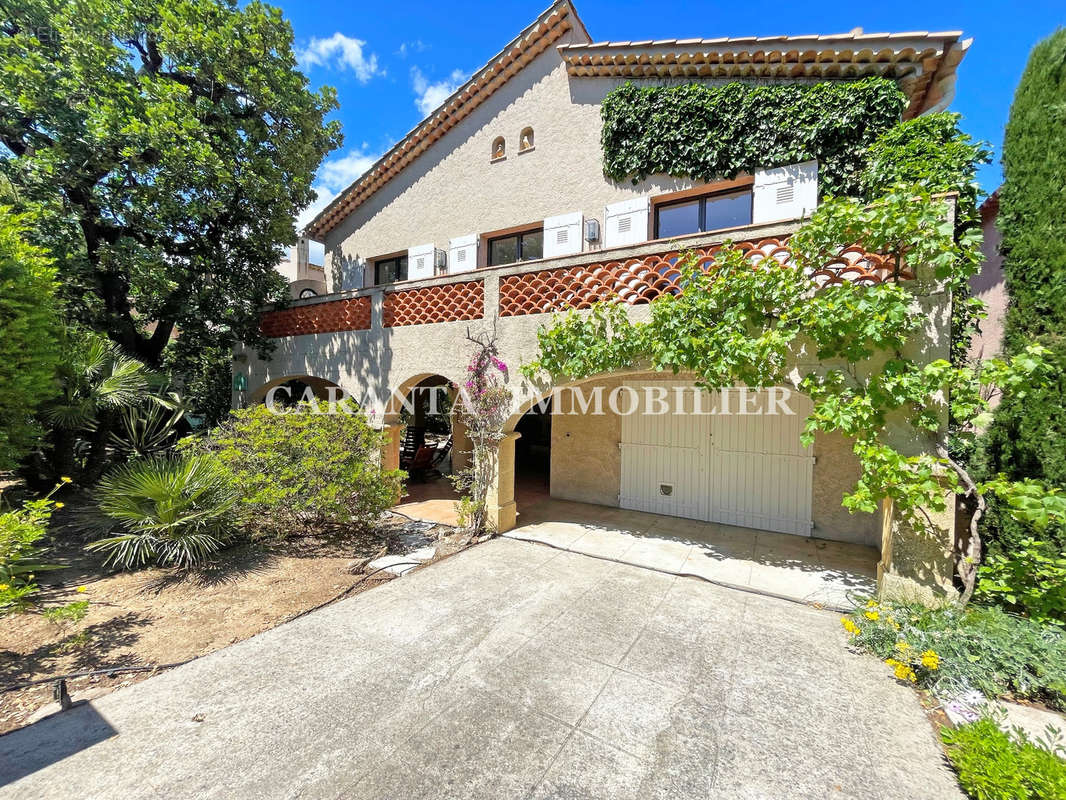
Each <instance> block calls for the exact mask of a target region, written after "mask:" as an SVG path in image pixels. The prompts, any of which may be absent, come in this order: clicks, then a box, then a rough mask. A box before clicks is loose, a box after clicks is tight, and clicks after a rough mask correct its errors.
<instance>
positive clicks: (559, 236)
mask: <svg viewBox="0 0 1066 800" xmlns="http://www.w3.org/2000/svg"><path fill="white" fill-rule="evenodd" d="M569 241H570V230H569V229H568V228H560V229H559V230H558V231H557V232H556V234H555V243H556V244H566V243H567V242H569Z"/></svg>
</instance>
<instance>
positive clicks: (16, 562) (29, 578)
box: [0, 489, 62, 614]
mask: <svg viewBox="0 0 1066 800" xmlns="http://www.w3.org/2000/svg"><path fill="white" fill-rule="evenodd" d="M54 491H55V490H54V489H53V490H52V492H54ZM52 492H49V493H48V495H46V496H45V497H42V498H41V499H39V500H32V501H30V502H28V503H25V504H24V505H23V506H22V508H20V509H14V510H11V511H4V512H0V614H5V613H7V612H9V611H16V610H21V609H23V608H25V607H26V606H28V605H29V602H30V596H31V595H33V594H34V593H35V592H36V591H37V583H36V581H35V580H34V578H35V577H36V574H37V573H38V572H41V571H42V570H46V569H54V567H52V566H50V565H48V564H45V563H44V562H42V561H41V557H42V556H43V555H44V552H45V548H43V547H41V546H40V545H39V544H38V542H40V541H41V539H43V538H44V537H45V535H46V534H47V533H48V520H49V519H50V518H51V516H52V511H53V509H55V508H56V507H57V506H59V507H61V506H62V504H61V503H53V502H52V499H51V496H52Z"/></svg>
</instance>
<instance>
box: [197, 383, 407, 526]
mask: <svg viewBox="0 0 1066 800" xmlns="http://www.w3.org/2000/svg"><path fill="white" fill-rule="evenodd" d="M328 411H329V406H328V404H327V403H325V402H322V403H314V404H308V403H299V404H297V405H296V406H294V407H293V408H291V409H288V410H287V413H274V412H272V411H271V410H270V409H269V408H267V407H266V406H265V405H257V406H252V407H250V408H244V409H241V410H239V411H235V412H233V414H232V415H231V416H230V418H229V419H228V420H227V421H226V422H224V423H223V424H222V425H220V426H219V427H218V428H216V429H214V430H212V431H211V432H210V433H209V434H208V435H207V436H205V437H200V438H193V439H187V440H185V443H184V444H183V446H184V447H186V448H191V449H193V450H199V451H207V452H210V453H212V454H213V455H214V456H215V457H216V458H217V459H218V461H219V462H220V463H221V464H222V467H223V469H224V470H225V471H226V473H227V475H228V476H229V477H230V480H231V481H232V483H233V485H234V486H235V487H237V488H238V490H239V492H240V495H241V500H240V515H241V519H242V520H243V522H244V524H245V525H246V526H247V527H248V529H249V530H251V531H253V532H254V533H256V534H257V535H261V536H288V535H290V534H293V533H300V532H307V531H314V532H322V531H325V530H344V529H348V528H355V529H358V530H364V529H366V528H368V527H370V526H371V525H372V524H373V523H374V522H375V521H376V520H377V519H378V517H380V515H381V513H382V512H383V511H384V510H385V509H387V508H389V507H390V506H391V505H393V504H394V503H395V502H396V501H397V499H399V494H400V482H401V480H402V479H403V477H404V473H403V472H400V471H389V470H385V469H382V467H381V458H380V454H381V451H382V448H383V446H384V444H385V439H384V435H383V434H382V433H381V432H380V431H376V430H374V429H373V428H371V427H370V426H369V425H368V424H367V422H366V420H365V418H364V417H363V415H362V414H358V413H353V414H346V413H341V412H340V411H339V409H338V413H333V414H331V413H327V412H328Z"/></svg>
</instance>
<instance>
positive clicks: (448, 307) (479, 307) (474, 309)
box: [384, 280, 485, 328]
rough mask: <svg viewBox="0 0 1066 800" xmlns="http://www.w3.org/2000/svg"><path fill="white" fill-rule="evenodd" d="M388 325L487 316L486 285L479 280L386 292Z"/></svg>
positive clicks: (385, 321) (391, 326)
mask: <svg viewBox="0 0 1066 800" xmlns="http://www.w3.org/2000/svg"><path fill="white" fill-rule="evenodd" d="M384 311H385V314H384V324H385V327H386V328H398V327H400V326H401V325H425V324H428V323H432V322H459V321H462V320H469V319H481V318H482V317H483V316H485V285H484V284H483V283H482V282H481V281H480V280H478V281H464V282H463V283H447V284H444V285H443V286H427V287H425V288H423V289H401V290H399V291H396V292H389V293H387V294H386V295H385V307H384Z"/></svg>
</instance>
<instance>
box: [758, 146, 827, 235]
mask: <svg viewBox="0 0 1066 800" xmlns="http://www.w3.org/2000/svg"><path fill="white" fill-rule="evenodd" d="M753 191H754V195H755V197H754V205H753V210H752V219H751V221H752V222H754V223H760V222H776V221H778V220H783V219H800V218H801V217H806V216H809V215H810V214H811V213H812V212H813V211H814V209H815V206H817V205H818V162H817V161H805V162H804V163H802V164H790V165H789V166H787V167H777V168H775V169H757V170H755V186H754V189H753Z"/></svg>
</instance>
